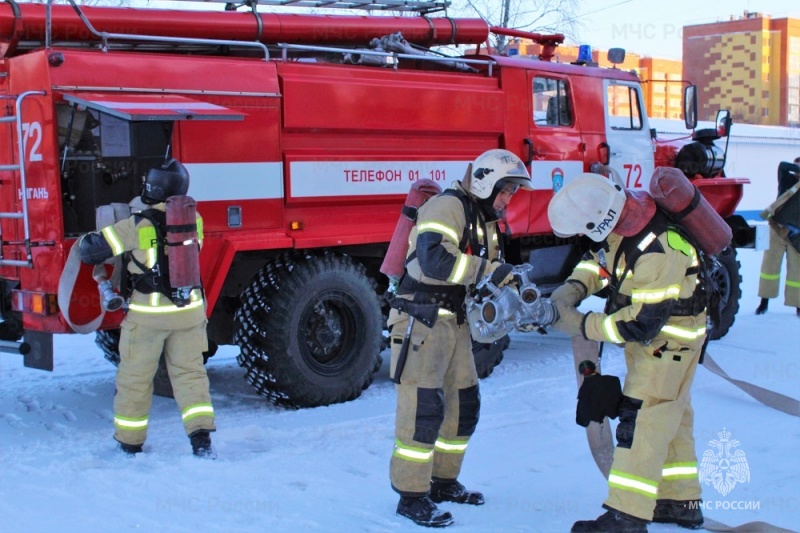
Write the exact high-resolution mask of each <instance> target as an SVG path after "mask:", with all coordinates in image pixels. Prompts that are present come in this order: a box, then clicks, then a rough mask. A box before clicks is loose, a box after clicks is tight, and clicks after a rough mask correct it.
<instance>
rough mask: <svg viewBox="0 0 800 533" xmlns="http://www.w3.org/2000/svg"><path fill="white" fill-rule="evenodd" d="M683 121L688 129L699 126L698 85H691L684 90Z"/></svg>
mask: <svg viewBox="0 0 800 533" xmlns="http://www.w3.org/2000/svg"><path fill="white" fill-rule="evenodd" d="M683 122H684V124H686V129H687V130H693V129H695V128H696V127H697V86H696V85H689V86H688V87H686V89H684V90H683Z"/></svg>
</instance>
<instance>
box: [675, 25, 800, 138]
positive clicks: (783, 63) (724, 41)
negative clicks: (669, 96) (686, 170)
mask: <svg viewBox="0 0 800 533" xmlns="http://www.w3.org/2000/svg"><path fill="white" fill-rule="evenodd" d="M683 69H684V71H683V72H684V77H685V78H686V79H688V80H691V81H692V83H694V84H696V85H698V87H700V92H699V102H698V103H699V109H698V114H699V117H700V118H701V119H707V120H708V119H712V118H713V116H714V114H715V113H716V111H717V109H721V108H727V109H730V110H731V114H732V115H733V119H734V121H737V122H745V123H749V124H763V125H774V126H794V127H798V126H800V19H792V18H782V19H772V18H770V17H769V16H768V15H762V14H761V13H750V12H745V13H744V15H743V16H742V17H739V18H736V19H732V20H728V21H723V22H715V23H711V24H696V25H692V26H684V28H683Z"/></svg>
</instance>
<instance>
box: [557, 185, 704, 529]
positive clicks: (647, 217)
mask: <svg viewBox="0 0 800 533" xmlns="http://www.w3.org/2000/svg"><path fill="white" fill-rule="evenodd" d="M547 214H548V217H549V219H550V224H551V225H552V227H553V230H554V232H555V233H556V234H557V235H560V236H564V237H567V236H572V235H586V236H588V237H589V238H590V239H591V240H592V241H594V243H595V244H594V246H593V247H592V249H591V250H590V252H588V253H587V256H586V257H584V258H583V259H582V260H581V262H580V263H579V264H578V265H577V266H576V267H575V269H574V271H573V273H572V274H571V276H570V277H569V279H568V280H567V281H566V283H564V285H562V286H561V287H559V288H558V289H557V290H556V291H555V292H554V293H553V295H552V296H551V301H552V302H553V303H554V304H555V305H556V308H557V310H558V314H559V319H558V321H557V322H556V323H555V324H554V328H555V329H557V330H560V331H562V332H564V333H566V334H568V335H570V336H579V335H580V336H583V337H584V338H586V339H591V340H595V341H600V342H610V343H614V344H624V346H625V362H626V365H627V375H626V378H625V385H624V388H623V397H622V402H621V404H620V405H619V420H620V422H619V425H618V427H617V447H616V450H615V452H614V459H613V464H612V465H611V473H610V475H609V479H608V485H609V491H608V498H607V499H606V501H605V503H604V504H603V507H604V508H605V509H606V510H607V512H606V513H605V514H603V515H601V516H600V517H599V518H597V519H596V520H589V521H579V522H576V523H575V524H574V525H573V526H572V531H574V532H577V531H614V532H640V531H641V532H644V531H647V526H646V523H647V522H649V521H655V522H663V523H674V524H678V525H679V526H682V527H687V528H692V529H696V528H700V527H702V525H703V515H702V511H701V509H700V505H699V504H700V484H699V479H698V469H697V457H696V455H695V450H694V437H693V434H692V433H693V419H694V414H693V411H692V406H691V401H690V393H689V389H690V387H691V385H692V380H693V379H694V374H695V371H696V369H697V365H698V362H699V360H700V357H701V354H702V352H703V349H704V346H705V341H706V297H705V289H704V288H703V287H704V286H703V285H702V284H698V273H699V269H700V258H699V254H698V252H697V249H696V246H695V245H693V244H692V242H691V238H690V237H688V236H686V234H685V233H684V232H683V231H682V230H681V229H680V228H679V227H677V226H674V225H672V224H670V223H669V221H668V220H667V219H666V215H665V214H664V213H663V212H661V211H659V210H658V209H657V207H656V205H655V202H654V200H653V198H652V197H651V196H650V195H649V194H647V193H646V192H644V191H624V190H623V189H622V187H621V186H619V185H616V184H614V183H612V182H611V181H610V180H608V179H606V178H604V177H602V176H599V175H596V174H582V175H580V176H578V177H577V178H575V179H574V180H573V181H571V182H570V183H569V184H567V185H565V186H564V187H563V189H561V190H560V191H559V192H558V193H557V194H556V195H555V196H554V197H553V199H552V200H551V202H550V205H549V206H548V211H547ZM698 287H699V288H698ZM602 289H606V295H607V298H608V300H607V305H606V309H605V312H602V313H598V312H590V313H586V314H582V313H580V312H579V311H577V310H576V309H575V307H576V306H577V305H578V304H579V302H580V301H581V300H583V299H584V298H585V297H586V296H587V295H589V294H594V293H596V292H598V291H600V290H602Z"/></svg>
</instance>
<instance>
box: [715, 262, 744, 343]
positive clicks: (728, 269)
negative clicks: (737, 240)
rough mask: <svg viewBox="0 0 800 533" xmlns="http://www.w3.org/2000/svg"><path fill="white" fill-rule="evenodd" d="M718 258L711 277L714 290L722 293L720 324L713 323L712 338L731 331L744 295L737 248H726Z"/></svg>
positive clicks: (720, 336)
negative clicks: (740, 300)
mask: <svg viewBox="0 0 800 533" xmlns="http://www.w3.org/2000/svg"><path fill="white" fill-rule="evenodd" d="M716 260H717V261H716V264H715V266H714V268H712V270H711V273H710V277H711V283H712V285H713V286H714V290H715V291H717V292H718V293H719V295H720V303H719V305H720V320H719V323H718V324H716V323H712V324H711V329H710V331H709V333H708V336H709V338H710V339H711V340H718V339H721V338H722V337H724V336H725V335H727V333H728V331H730V329H731V326H733V322H734V320H735V319H736V313H738V312H739V298H740V297H741V296H742V275H741V268H742V267H741V264H740V263H739V261H738V260H737V259H736V249H735V248H732V247H728V248H725V249H724V250H722V251H721V252H720V253H718V254H717V255H716Z"/></svg>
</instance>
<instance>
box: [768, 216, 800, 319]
mask: <svg viewBox="0 0 800 533" xmlns="http://www.w3.org/2000/svg"><path fill="white" fill-rule="evenodd" d="M784 254H786V283H785V286H784V293H783V303H784V304H785V305H787V306H789V307H800V252H798V251H797V250H795V248H794V246H792V245H791V243H789V241H788V240H787V239H783V238H781V236H780V235H778V233H777V232H776V231H775V229H774V228H773V227H772V226H771V225H770V228H769V248H768V249H767V250H765V251H764V257H763V258H762V260H761V276H760V277H759V280H758V297H759V298H777V297H778V288H779V284H780V280H781V263H783V256H784Z"/></svg>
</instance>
